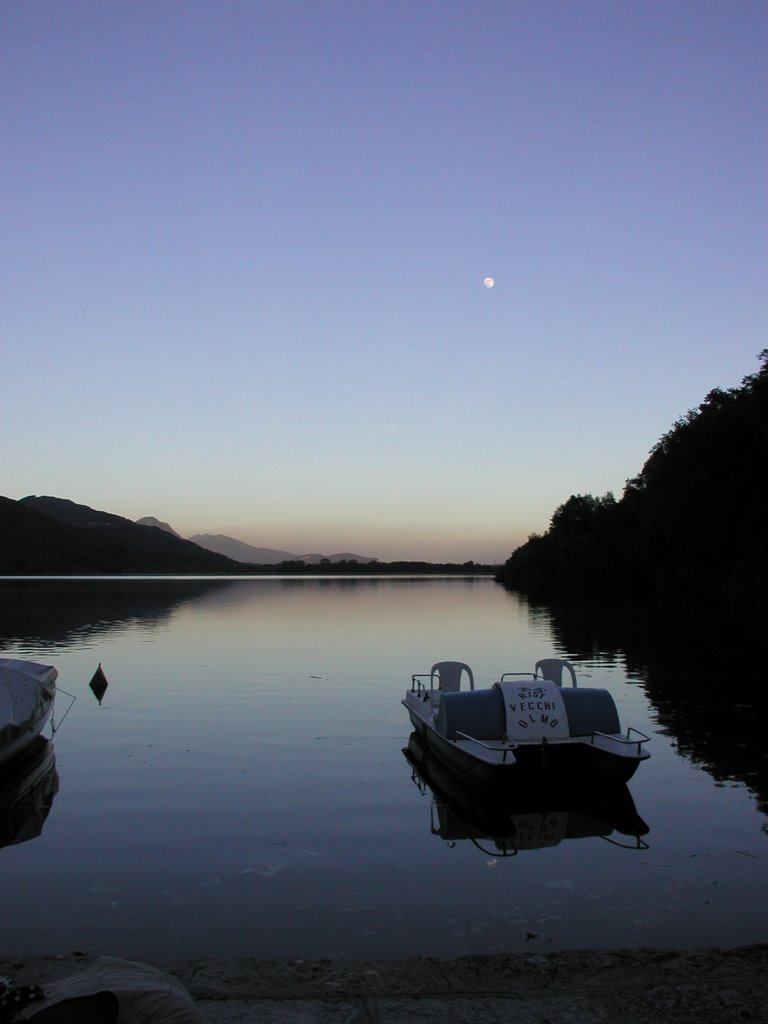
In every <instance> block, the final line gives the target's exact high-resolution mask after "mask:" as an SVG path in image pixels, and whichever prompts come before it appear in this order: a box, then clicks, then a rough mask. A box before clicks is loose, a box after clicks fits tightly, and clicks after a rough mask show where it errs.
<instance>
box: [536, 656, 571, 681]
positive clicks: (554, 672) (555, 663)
mask: <svg viewBox="0 0 768 1024" xmlns="http://www.w3.org/2000/svg"><path fill="white" fill-rule="evenodd" d="M563 669H565V670H566V671H567V672H568V673H569V674H570V676H571V684H572V685H573V686H576V673H575V672H574V670H573V665H572V664H571V663H570V661H566V660H565V659H564V658H542V660H541V661H537V662H536V667H535V670H534V676H536V677H537V678H539V679H548V680H549V681H550V682H551V683H554V684H555V686H562V685H563Z"/></svg>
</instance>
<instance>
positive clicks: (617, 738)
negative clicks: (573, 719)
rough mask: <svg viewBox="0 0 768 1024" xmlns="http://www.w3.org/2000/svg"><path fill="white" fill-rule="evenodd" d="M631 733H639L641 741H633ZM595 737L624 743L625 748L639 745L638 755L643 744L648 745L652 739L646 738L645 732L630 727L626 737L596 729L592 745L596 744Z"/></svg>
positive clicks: (592, 737) (592, 736)
mask: <svg viewBox="0 0 768 1024" xmlns="http://www.w3.org/2000/svg"><path fill="white" fill-rule="evenodd" d="M631 732H635V733H637V735H638V736H639V737H640V739H639V740H633V739H632V738H631V737H630V735H629V734H630V733H631ZM595 736H602V737H603V739H605V740H610V741H611V742H612V743H623V744H624V745H625V746H634V745H635V744H637V752H638V754H639V753H640V745H641V744H643V743H648V742H649V741H650V739H651V737H650V736H646V735H645V733H644V732H640V730H639V729H635V728H633V726H630V727H629V728H628V729H627V735H626V736H616V735H615V734H611V733H609V732H601V731H600V730H599V729H595V730H594V731H593V732H592V735H591V737H590V739H591V742H592V743H594V742H595Z"/></svg>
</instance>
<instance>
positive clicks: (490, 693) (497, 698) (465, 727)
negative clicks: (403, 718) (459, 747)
mask: <svg viewBox="0 0 768 1024" xmlns="http://www.w3.org/2000/svg"><path fill="white" fill-rule="evenodd" d="M435 728H436V729H437V731H438V732H439V733H440V735H441V736H445V737H446V739H449V740H455V739H456V733H457V732H462V733H466V735H467V736H472V737H473V738H474V739H476V740H500V739H501V738H502V736H503V735H504V730H505V728H506V717H505V714H504V698H503V697H502V695H501V692H500V690H499V689H498V688H497V687H495V686H492V687H490V689H488V690H464V691H463V692H458V691H457V692H455V693H445V694H443V697H442V700H441V701H440V707H439V708H438V709H437V717H436V719H435Z"/></svg>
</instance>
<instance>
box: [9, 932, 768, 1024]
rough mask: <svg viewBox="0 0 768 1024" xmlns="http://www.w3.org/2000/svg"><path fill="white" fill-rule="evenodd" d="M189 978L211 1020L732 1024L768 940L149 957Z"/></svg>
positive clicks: (37, 961)
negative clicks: (397, 956) (358, 954)
mask: <svg viewBox="0 0 768 1024" xmlns="http://www.w3.org/2000/svg"><path fill="white" fill-rule="evenodd" d="M90 960H91V958H90V957H88V956H86V955H75V954H67V955H60V954H52V955H50V956H18V957H13V956H8V955H0V975H9V976H10V977H11V978H12V980H13V983H14V984H17V985H22V984H34V983H36V984H44V983H45V982H46V981H53V980H55V979H57V978H62V977H66V976H67V975H70V974H74V973H76V972H78V971H81V970H83V969H84V968H86V967H87V966H88V963H89V962H90ZM146 962H148V963H152V965H153V966H155V967H159V968H160V969H162V970H164V971H166V972H167V973H170V974H173V975H174V976H175V977H177V978H179V979H180V980H181V981H182V982H183V983H184V984H185V985H186V986H187V988H188V989H189V991H190V992H191V994H192V996H193V998H194V1000H195V1003H196V1005H197V1006H198V1008H199V1010H200V1012H201V1014H202V1017H203V1020H204V1021H205V1022H206V1024H246V1022H250V1021H254V1022H256V1021H259V1022H267V1024H288V1022H291V1021H297V1022H299V1021H300V1022H301V1024H305V1022H306V1024H312V1022H325V1021H330V1020H331V1019H333V1020H334V1021H344V1022H349V1024H358V1022H359V1024H364V1022H376V1024H395V1022H398V1024H410V1022H413V1024H416V1022H417V1021H418V1022H425V1021H427V1022H428V1021H432V1020H434V1021H436V1022H437V1021H441V1022H442V1021H445V1020H450V1021H452V1022H454V1021H455V1022H463V1021H467V1022H470V1021H474V1020H479V1019H480V1017H482V1019H483V1021H484V1022H485V1024H495V1022H497V1021H498V1022H499V1024H501V1022H502V1021H503V1022H504V1024H518V1022H520V1024H522V1022H523V1021H525V1022H526V1024H531V1022H539V1021H547V1022H548V1024H582V1022H584V1024H586V1022H587V1021H589V1022H593V1024H594V1022H605V1024H609V1022H613V1021H618V1020H619V1019H622V1020H624V1021H627V1022H631V1024H662V1022H663V1024H677V1022H679V1024H691V1022H696V1024H710V1022H711V1024H727V1022H731V1021H733V1022H736V1021H739V1022H743V1021H760V1020H764V1019H765V1014H766V1007H768V943H766V944H759V945H750V946H740V947H735V948H720V947H707V948H702V949H695V950H677V949H666V948H640V949H618V950H586V951H563V952H555V953H546V954H524V953H513V954H509V955H494V956H464V957H460V958H458V959H455V960H449V959H441V958H432V957H414V958H411V959H407V960H360V961H350V960H338V961H336V960H302V959H281V960H256V959H249V958H237V959H223V958H222V959H220V958H216V957H209V958H197V959H189V960H184V959H178V960H152V961H146Z"/></svg>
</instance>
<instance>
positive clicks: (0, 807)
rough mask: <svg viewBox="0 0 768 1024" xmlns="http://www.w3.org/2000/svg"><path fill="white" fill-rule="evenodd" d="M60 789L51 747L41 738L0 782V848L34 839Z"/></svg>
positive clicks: (4, 772)
mask: <svg viewBox="0 0 768 1024" xmlns="http://www.w3.org/2000/svg"><path fill="white" fill-rule="evenodd" d="M58 789H59V777H58V775H57V773H56V759H55V757H54V753H53V744H52V743H51V741H50V740H46V739H44V738H43V737H41V736H38V737H37V739H36V740H35V741H34V742H33V743H32V744H31V745H30V747H29V748H28V749H27V750H26V751H25V753H24V754H23V755H21V756H20V757H18V758H16V759H15V760H14V761H12V762H10V763H9V764H7V765H6V766H5V767H4V769H3V776H2V781H1V782H0V847H3V846H15V845H17V844H18V843H26V842H28V841H29V840H30V839H35V838H37V836H39V835H40V834H41V832H42V831H43V825H44V824H45V821H46V819H47V817H48V814H49V812H50V810H51V806H52V805H53V798H54V797H55V796H56V793H57V792H58Z"/></svg>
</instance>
